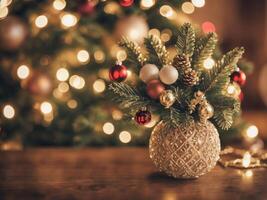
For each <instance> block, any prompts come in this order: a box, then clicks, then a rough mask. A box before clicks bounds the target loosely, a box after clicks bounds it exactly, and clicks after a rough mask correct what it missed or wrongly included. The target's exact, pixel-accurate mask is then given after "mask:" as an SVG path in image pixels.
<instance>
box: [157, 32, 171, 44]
mask: <svg viewBox="0 0 267 200" xmlns="http://www.w3.org/2000/svg"><path fill="white" fill-rule="evenodd" d="M171 36H172V31H171V30H170V29H164V30H163V31H162V32H161V35H160V38H161V40H162V41H163V42H168V41H169V40H170V39H171Z"/></svg>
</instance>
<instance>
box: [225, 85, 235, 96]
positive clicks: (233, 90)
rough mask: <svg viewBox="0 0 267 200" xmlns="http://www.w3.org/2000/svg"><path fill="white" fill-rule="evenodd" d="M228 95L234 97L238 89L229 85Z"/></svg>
mask: <svg viewBox="0 0 267 200" xmlns="http://www.w3.org/2000/svg"><path fill="white" fill-rule="evenodd" d="M227 93H228V94H230V95H233V94H235V93H236V88H235V86H234V85H233V84H229V85H228V87H227Z"/></svg>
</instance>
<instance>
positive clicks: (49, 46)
mask: <svg viewBox="0 0 267 200" xmlns="http://www.w3.org/2000/svg"><path fill="white" fill-rule="evenodd" d="M183 3H184V2H183V1H176V0H173V1H168V2H165V1H153V0H150V1H146V0H141V1H132V0H120V1H93V0H92V1H82V0H80V1H65V0H54V1H45V0H42V1H38V2H37V1H33V0H30V1H29V0H27V1H26V0H25V1H24V0H23V1H19V0H13V2H12V4H10V5H9V4H8V3H6V5H5V6H4V7H3V9H2V8H1V16H0V17H2V18H4V19H2V20H1V21H0V41H1V42H0V49H1V55H0V66H1V67H0V81H1V84H0V102H1V111H2V114H1V120H0V123H1V124H0V126H1V132H2V134H1V140H2V141H3V142H5V141H8V140H15V141H19V142H22V143H23V144H24V145H77V146H85V145H120V144H124V143H128V142H130V141H131V142H130V144H134V145H142V144H145V143H147V141H148V137H149V135H150V129H149V128H151V127H153V126H154V125H155V123H156V121H157V120H158V119H157V117H156V116H155V118H153V120H152V123H150V124H148V125H147V127H146V128H140V127H138V126H137V125H136V123H135V122H132V123H130V125H129V124H125V123H122V118H123V113H122V112H121V111H120V110H119V109H118V108H117V107H116V106H114V105H113V104H111V103H110V101H108V99H107V97H106V95H105V91H106V83H107V81H109V75H108V73H109V72H108V69H109V67H110V65H112V63H113V61H114V60H120V61H124V60H125V59H126V58H127V53H126V51H125V50H124V49H123V48H121V47H119V45H118V44H117V42H118V41H119V40H120V38H121V37H122V36H126V37H128V38H130V39H131V41H132V40H133V41H134V42H136V43H142V41H143V38H144V37H146V36H147V35H148V33H150V34H151V33H153V34H154V35H157V36H159V37H160V38H161V40H162V41H163V42H164V43H165V45H166V47H167V48H168V47H170V46H171V45H172V44H174V43H175V39H176V38H175V37H174V35H175V33H176V32H177V25H178V24H181V23H183V22H184V21H189V19H188V17H187V16H186V15H185V14H182V13H181V12H179V11H178V10H176V8H180V7H181V5H182V4H183ZM187 3H190V2H187ZM7 5H8V7H6V6H7ZM177 16H179V17H178V18H177ZM177 19H178V20H177ZM147 42H149V41H146V43H147ZM121 45H122V46H125V45H126V46H127V45H128V49H132V53H133V54H138V53H139V49H135V43H129V42H127V40H124V41H123V42H122V43H121ZM150 45H151V47H153V45H154V46H155V45H157V41H156V40H155V41H154V42H152V43H151V44H150ZM158 51H162V52H163V55H164V49H158ZM159 53H160V52H159ZM217 54H218V55H220V53H219V52H218V53H217ZM128 58H133V59H134V57H131V54H128ZM144 59H145V58H144ZM153 59H156V58H153ZM138 62H139V63H140V62H141V63H140V64H142V62H144V60H143V58H142V57H140V58H138ZM161 62H163V63H164V62H166V60H165V57H164V56H163V57H162V60H161ZM210 62H212V61H211V60H209V62H207V64H209V63H210ZM245 66H247V65H245ZM192 74H193V75H192ZM194 74H195V75H194ZM127 75H128V80H129V81H131V82H132V83H135V82H136V77H137V75H136V72H135V71H134V70H129V69H128V70H127ZM191 75H192V77H194V76H196V72H195V71H194V70H191V69H188V71H187V73H186V74H184V75H183V77H184V78H185V80H186V81H187V82H188V84H193V83H194V82H195V81H197V80H195V79H194V78H192V77H191Z"/></svg>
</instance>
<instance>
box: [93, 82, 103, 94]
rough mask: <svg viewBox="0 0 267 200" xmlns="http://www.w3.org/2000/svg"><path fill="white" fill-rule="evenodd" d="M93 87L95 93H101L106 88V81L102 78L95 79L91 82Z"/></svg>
mask: <svg viewBox="0 0 267 200" xmlns="http://www.w3.org/2000/svg"><path fill="white" fill-rule="evenodd" d="M93 88H94V91H95V92H96V93H102V92H104V91H105V89H106V83H105V81H103V80H102V79H97V80H96V81H95V82H94V83H93Z"/></svg>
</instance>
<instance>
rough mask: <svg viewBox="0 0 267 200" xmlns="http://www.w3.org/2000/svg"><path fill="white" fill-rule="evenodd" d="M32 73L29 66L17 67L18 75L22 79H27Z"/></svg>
mask: <svg viewBox="0 0 267 200" xmlns="http://www.w3.org/2000/svg"><path fill="white" fill-rule="evenodd" d="M29 75H30V69H29V67H28V66H26V65H21V66H19V67H18V69H17V76H18V77H19V78H20V79H26V78H28V77H29Z"/></svg>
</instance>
